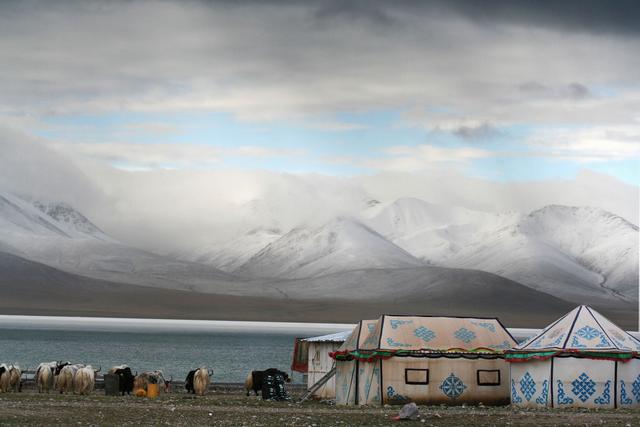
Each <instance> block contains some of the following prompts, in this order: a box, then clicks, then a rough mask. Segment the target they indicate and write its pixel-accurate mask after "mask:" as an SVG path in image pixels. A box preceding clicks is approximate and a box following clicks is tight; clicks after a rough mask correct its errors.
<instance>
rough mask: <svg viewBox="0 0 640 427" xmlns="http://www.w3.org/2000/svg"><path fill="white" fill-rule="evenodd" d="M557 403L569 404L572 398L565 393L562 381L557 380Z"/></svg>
mask: <svg viewBox="0 0 640 427" xmlns="http://www.w3.org/2000/svg"><path fill="white" fill-rule="evenodd" d="M558 403H559V404H561V405H570V404H571V403H573V399H572V398H571V397H569V396H567V395H566V393H565V392H564V386H563V385H562V381H560V380H558Z"/></svg>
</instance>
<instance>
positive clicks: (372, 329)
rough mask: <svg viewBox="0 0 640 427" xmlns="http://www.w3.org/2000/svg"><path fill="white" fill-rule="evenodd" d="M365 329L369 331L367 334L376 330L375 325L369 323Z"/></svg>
mask: <svg viewBox="0 0 640 427" xmlns="http://www.w3.org/2000/svg"><path fill="white" fill-rule="evenodd" d="M367 329H368V330H369V332H373V331H375V329H376V324H375V323H369V324H367Z"/></svg>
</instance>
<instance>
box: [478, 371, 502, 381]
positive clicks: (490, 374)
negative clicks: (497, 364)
mask: <svg viewBox="0 0 640 427" xmlns="http://www.w3.org/2000/svg"><path fill="white" fill-rule="evenodd" d="M478 385H500V370H499V369H491V370H484V369H478Z"/></svg>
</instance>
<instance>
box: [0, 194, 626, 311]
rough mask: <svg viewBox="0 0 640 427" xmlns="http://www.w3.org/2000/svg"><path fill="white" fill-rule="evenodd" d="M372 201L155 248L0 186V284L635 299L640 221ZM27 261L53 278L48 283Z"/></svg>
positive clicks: (388, 300)
mask: <svg viewBox="0 0 640 427" xmlns="http://www.w3.org/2000/svg"><path fill="white" fill-rule="evenodd" d="M364 206H365V207H364V209H363V211H362V212H361V213H360V214H359V215H355V216H350V217H337V218H334V219H332V220H330V221H329V222H327V223H325V224H323V225H320V226H313V227H297V228H294V229H292V230H282V229H279V228H276V227H273V224H272V223H270V225H271V226H270V227H265V228H253V229H251V230H249V231H247V232H245V233H243V234H241V235H239V236H237V237H236V238H234V239H231V240H229V241H226V242H224V243H220V244H211V245H208V246H206V247H202V248H191V249H190V250H188V251H183V252H180V253H176V254H171V255H158V254H155V253H151V252H148V251H145V250H141V249H137V248H134V247H131V246H128V245H125V244H122V243H121V242H119V241H118V240H116V239H114V238H112V237H110V236H108V235H107V234H106V233H104V232H103V231H102V230H101V229H100V228H99V227H98V226H97V225H95V224H93V223H92V222H91V221H90V220H89V219H87V218H86V217H85V216H84V215H83V214H82V213H81V212H78V211H77V210H75V209H74V208H73V207H72V206H69V205H66V204H63V203H57V202H55V201H44V200H33V199H30V198H28V197H19V196H16V195H15V194H11V193H6V192H5V193H0V256H1V257H2V261H3V262H2V263H0V289H1V288H8V287H10V286H14V285H15V283H17V282H20V283H23V284H26V283H29V284H31V288H33V286H35V288H37V287H38V286H40V287H47V286H50V287H60V289H63V288H64V287H65V286H67V288H64V289H71V288H73V289H76V288H78V287H82V286H85V287H87V288H89V289H94V290H95V298H101V295H102V296H103V297H104V295H106V294H105V292H107V291H105V289H110V291H109V292H111V293H110V294H109V295H111V296H110V298H113V295H112V294H113V286H116V285H115V284H119V285H117V286H121V285H128V286H130V290H131V292H133V291H132V290H133V289H135V290H136V295H142V294H145V295H146V293H149V292H151V293H152V292H153V289H159V288H162V289H163V291H162V292H165V293H166V292H174V291H175V292H178V294H176V295H182V297H184V295H186V294H184V292H187V293H189V292H190V293H197V294H202V295H211V297H209V298H213V297H214V296H218V297H219V298H222V296H224V298H232V299H233V298H236V299H237V298H240V299H239V300H238V301H242V298H244V301H249V300H250V299H251V300H252V299H256V298H257V299H258V300H257V301H259V300H260V299H261V298H262V299H263V300H265V301H271V302H272V305H273V304H275V303H273V301H288V302H291V303H293V302H295V301H299V302H302V301H306V303H310V302H312V301H316V303H319V304H320V303H322V304H324V305H325V306H326V305H327V304H329V302H328V301H333V304H334V306H336V307H337V306H342V305H344V304H346V305H345V310H346V309H347V308H346V307H348V304H351V303H352V304H361V305H362V307H365V306H366V307H374V306H375V307H378V308H379V309H380V310H383V311H388V312H401V311H402V310H404V309H408V308H409V307H412V309H413V310H414V311H415V309H416V308H415V305H416V302H418V301H422V305H420V307H425V309H427V308H428V309H429V311H430V312H434V311H437V310H438V309H439V308H443V307H446V308H447V309H448V310H449V312H451V311H452V310H453V311H455V310H456V309H462V308H464V307H466V309H465V310H467V311H468V310H473V307H474V305H482V307H480V306H478V307H477V309H478V310H480V309H481V311H482V312H486V311H487V310H489V311H491V310H494V312H496V313H495V314H498V315H499V314H500V312H505V313H506V312H509V313H511V312H512V311H513V308H514V307H516V306H517V305H522V304H523V303H524V302H526V306H527V307H529V308H530V310H532V311H535V310H538V311H539V312H540V313H546V312H548V311H549V309H550V307H551V308H553V307H556V308H557V309H558V310H560V307H563V308H564V307H565V305H566V307H569V306H571V305H573V304H577V303H590V304H594V305H596V306H598V307H599V308H601V309H603V308H604V309H605V311H606V309H607V308H608V309H610V310H611V311H616V312H632V311H633V310H636V309H637V301H638V227H637V226H636V225H634V224H632V223H630V222H628V221H626V220H625V219H623V218H621V217H619V216H616V215H614V214H611V213H609V212H606V211H603V210H601V209H596V208H590V207H568V206H547V207H544V208H542V209H539V210H536V211H534V212H531V213H529V214H520V213H515V212H507V213H501V214H496V213H487V212H480V211H473V210H469V209H465V208H459V207H451V206H441V205H434V204H430V203H428V202H425V201H423V200H419V199H411V198H405V199H399V200H396V201H394V202H392V203H389V204H381V203H378V202H373V201H372V202H370V203H365V204H364ZM25 266H32V267H33V268H31V267H29V268H27V267H25ZM36 266H42V267H36ZM47 269H48V270H47ZM30 270H34V271H35V270H37V271H41V272H42V271H46V272H48V273H47V274H49V275H50V276H52V277H53V276H55V277H56V278H57V279H56V280H53V279H52V280H51V283H49V284H48V283H47V281H46V280H42V279H43V276H42V274H40V275H36V276H35V277H38V280H36V279H34V277H32V276H33V275H29V274H28V271H30ZM9 271H11V275H9V274H8V272H9ZM54 271H57V272H59V273H55V274H54V273H53V272H54ZM3 272H4V273H5V274H1V273H3ZM65 274H66V275H67V276H64V275H65ZM9 277H10V278H9ZM61 277H65V279H64V280H62V279H60V278H61ZM71 278H73V279H71ZM96 281H100V282H99V283H101V285H100V286H97V285H96V283H98V282H96ZM71 283H72V284H73V286H71ZM83 283H85V284H84V285H83ZM109 283H111V284H113V285H107V284H109ZM36 285H37V286H36ZM69 286H71V287H69ZM92 286H93V288H91V287H92ZM105 286H106V287H105ZM109 286H111V287H109ZM27 288H29V286H26V285H24V286H23V289H27ZM31 288H30V289H31ZM35 288H34V289H35ZM12 289H14V288H12ZM14 291H15V289H14ZM48 291H49V292H51V291H52V289H48ZM158 292H160V291H158ZM180 292H182V293H180ZM89 294H91V292H89ZM53 295H56V294H55V292H54V294H53ZM163 295H164V294H163ZM15 298H18V297H17V296H15ZM52 298H53V297H52ZM105 298H106V297H105ZM176 298H177V297H176ZM203 298H204V297H203ZM470 298H472V299H473V301H472V300H470ZM54 299H55V298H54ZM196 300H197V299H196ZM205 300H206V298H204V299H202V301H205ZM105 301H106V299H105ZM189 301H192V300H191V299H189ZM207 301H208V300H207ZM234 301H235V300H234ZM252 301H253V300H252ZM474 301H475V302H474ZM350 302H351V303H350ZM516 302H517V304H516ZM436 303H437V304H436ZM16 304H17V303H16ZM51 304H52V310H53V309H54V307H53V305H55V304H56V303H55V302H54V301H53V300H52V301H51ZM191 304H192V303H191ZM278 304H279V303H278ZM278 304H276V305H278ZM341 304H342V305H341ZM545 304H546V307H545ZM18 305H19V304H18ZM192 305H193V304H192ZM64 306H65V307H67V308H66V310H71V308H69V307H68V304H66V305H64ZM80 306H82V304H80ZM25 307H26V306H25ZM60 307H62V306H60ZM507 307H509V308H507ZM85 308H86V307H85ZM185 309H186V310H187V311H188V310H189V309H188V308H185ZM3 310H5V311H6V307H5V308H3ZM27 310H28V309H27ZM60 310H63V311H64V309H62V308H60ZM372 310H373V309H372ZM83 313H85V312H84V311H83ZM154 313H155V312H154ZM292 313H293V312H292ZM325 313H329V311H328V309H325ZM85 314H86V313H85ZM307 314H308V313H307ZM317 314H318V316H317V317H312V318H313V319H315V320H331V318H323V317H322V316H323V314H322V312H318V313H317ZM485 314H486V313H485ZM154 315H155V314H154ZM167 315H173V314H167ZM221 316H223V317H224V316H225V315H223V314H221ZM292 316H293V317H296V316H297V317H296V318H304V319H308V317H305V316H300V315H294V314H292ZM227 317H228V316H227ZM276 317H277V316H276ZM333 317H335V313H334V315H333ZM212 318H216V317H215V315H213V316H212ZM341 318H343V317H341ZM263 320H264V319H263ZM354 320H355V317H354Z"/></svg>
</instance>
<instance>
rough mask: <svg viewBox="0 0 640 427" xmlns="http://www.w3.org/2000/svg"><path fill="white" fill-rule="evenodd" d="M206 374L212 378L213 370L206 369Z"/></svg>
mask: <svg viewBox="0 0 640 427" xmlns="http://www.w3.org/2000/svg"><path fill="white" fill-rule="evenodd" d="M207 373H208V374H209V376H210V377H212V376H213V369H207Z"/></svg>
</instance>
